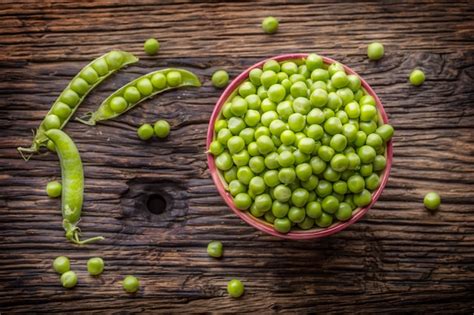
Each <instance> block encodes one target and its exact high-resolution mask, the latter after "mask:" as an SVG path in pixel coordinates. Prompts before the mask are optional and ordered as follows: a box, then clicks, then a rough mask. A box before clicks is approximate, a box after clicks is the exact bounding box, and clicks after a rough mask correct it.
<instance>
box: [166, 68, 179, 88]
mask: <svg viewBox="0 0 474 315" xmlns="http://www.w3.org/2000/svg"><path fill="white" fill-rule="evenodd" d="M166 81H167V82H168V85H169V86H171V87H176V86H178V85H180V84H181V83H182V82H183V77H182V75H181V73H180V72H178V71H170V72H168V73H167V74H166Z"/></svg>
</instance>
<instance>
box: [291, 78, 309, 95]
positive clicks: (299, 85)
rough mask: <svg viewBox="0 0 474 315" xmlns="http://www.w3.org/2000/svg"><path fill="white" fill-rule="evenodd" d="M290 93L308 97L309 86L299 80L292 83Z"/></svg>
mask: <svg viewBox="0 0 474 315" xmlns="http://www.w3.org/2000/svg"><path fill="white" fill-rule="evenodd" d="M290 93H291V95H292V96H293V97H295V98H297V97H307V96H308V88H307V87H306V84H305V83H304V82H301V81H298V82H295V83H294V84H292V85H291V87H290Z"/></svg>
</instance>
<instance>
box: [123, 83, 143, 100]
mask: <svg viewBox="0 0 474 315" xmlns="http://www.w3.org/2000/svg"><path fill="white" fill-rule="evenodd" d="M123 97H124V98H125V100H126V101H127V102H129V103H131V104H133V103H136V102H138V101H139V100H140V99H141V98H142V95H141V94H140V91H138V89H137V88H136V87H134V86H129V87H127V88H126V89H125V92H124V93H123Z"/></svg>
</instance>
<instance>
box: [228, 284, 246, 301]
mask: <svg viewBox="0 0 474 315" xmlns="http://www.w3.org/2000/svg"><path fill="white" fill-rule="evenodd" d="M244 290H245V289H244V285H243V284H242V282H241V281H240V280H237V279H232V280H230V281H229V283H228V284H227V293H229V295H230V296H231V297H233V298H239V297H241V296H242V294H244Z"/></svg>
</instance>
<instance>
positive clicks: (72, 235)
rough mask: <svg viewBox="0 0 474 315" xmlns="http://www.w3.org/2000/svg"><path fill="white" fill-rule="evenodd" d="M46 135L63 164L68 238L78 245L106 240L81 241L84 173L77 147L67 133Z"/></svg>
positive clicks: (64, 215)
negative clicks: (80, 228)
mask: <svg viewBox="0 0 474 315" xmlns="http://www.w3.org/2000/svg"><path fill="white" fill-rule="evenodd" d="M45 135H46V137H47V138H49V139H50V140H51V141H52V142H53V143H54V145H55V147H56V151H57V153H58V156H59V160H60V164H61V177H62V193H61V198H62V200H61V203H62V214H63V228H64V230H65V231H66V238H67V239H68V240H69V241H71V242H73V243H76V244H86V243H90V242H94V241H99V240H102V239H104V238H103V237H102V236H97V237H93V238H90V239H87V240H83V241H81V240H80V239H79V233H80V230H79V228H78V227H77V224H78V223H79V219H80V217H81V210H82V201H83V193H84V173H83V169H82V161H81V157H80V155H79V151H78V150H77V147H76V145H75V144H74V142H73V141H72V139H71V138H70V137H69V136H68V135H67V134H66V133H64V132H63V131H61V130H59V129H52V130H48V131H46V132H45Z"/></svg>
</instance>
